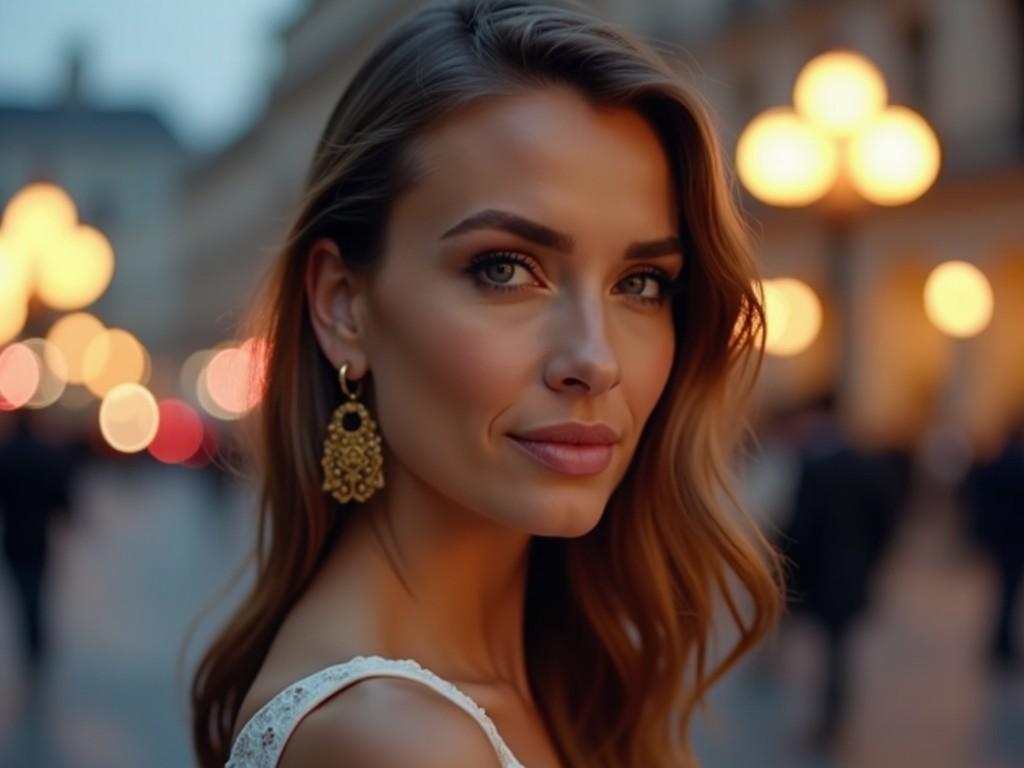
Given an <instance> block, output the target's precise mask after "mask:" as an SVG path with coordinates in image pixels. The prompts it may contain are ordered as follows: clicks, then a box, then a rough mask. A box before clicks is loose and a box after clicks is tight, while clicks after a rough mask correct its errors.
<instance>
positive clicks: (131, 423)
mask: <svg viewBox="0 0 1024 768" xmlns="http://www.w3.org/2000/svg"><path fill="white" fill-rule="evenodd" d="M99 426H100V433H101V434H102V435H103V439H104V440H105V441H106V442H107V444H108V445H109V446H110V447H111V448H113V449H114V450H116V451H120V452H121V453H137V452H138V451H141V450H144V449H145V448H147V447H148V446H149V444H150V443H151V442H153V438H154V437H156V433H157V430H158V428H159V426H160V409H159V408H158V407H157V403H156V398H155V397H153V394H152V393H151V392H150V391H149V390H148V389H146V388H145V387H143V386H142V385H141V384H118V385H117V386H116V387H114V388H113V389H111V390H110V391H109V392H107V394H106V395H105V396H104V398H103V402H101V403H100V412H99Z"/></svg>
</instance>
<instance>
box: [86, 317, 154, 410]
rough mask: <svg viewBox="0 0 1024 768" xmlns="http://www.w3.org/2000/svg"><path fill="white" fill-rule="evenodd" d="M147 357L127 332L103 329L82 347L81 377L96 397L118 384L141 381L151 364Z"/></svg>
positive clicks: (136, 341)
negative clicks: (83, 348)
mask: <svg viewBox="0 0 1024 768" xmlns="http://www.w3.org/2000/svg"><path fill="white" fill-rule="evenodd" d="M148 358H149V355H148V353H147V352H146V350H145V349H144V348H143V346H142V344H140V343H139V340H138V339H136V338H135V336H133V335H132V334H131V333H129V332H128V331H126V330H124V329H122V328H109V329H104V330H103V331H101V332H100V333H98V334H96V335H95V336H93V337H92V339H91V340H90V341H89V344H88V345H87V346H86V348H85V350H84V353H83V357H82V380H83V382H84V383H85V386H86V387H88V388H89V391H90V392H92V393H93V394H95V395H96V396H97V397H103V395H105V394H106V393H107V392H109V391H110V390H111V389H113V388H114V387H115V386H117V385H118V384H125V383H132V384H144V383H146V378H147V373H148V371H149V367H150V364H149V360H148Z"/></svg>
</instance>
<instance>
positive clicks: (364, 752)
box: [278, 677, 500, 768]
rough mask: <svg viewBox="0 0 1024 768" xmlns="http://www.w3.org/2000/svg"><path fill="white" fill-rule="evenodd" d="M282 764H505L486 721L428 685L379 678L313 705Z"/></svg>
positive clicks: (455, 767)
mask: <svg viewBox="0 0 1024 768" xmlns="http://www.w3.org/2000/svg"><path fill="white" fill-rule="evenodd" d="M278 765H279V768H300V767H308V766H313V767H314V768H316V767H320V766H322V767H323V768H332V767H333V766H346V767H348V768H442V767H443V768H499V766H500V762H499V760H498V756H497V754H496V753H495V751H494V747H492V746H491V742H490V740H489V739H488V738H487V734H486V733H484V730H483V729H482V728H481V727H480V725H479V723H477V721H476V720H474V719H473V718H472V717H471V716H470V715H469V714H467V713H466V712H465V711H463V710H462V709H461V708H459V707H458V706H457V705H456V704H454V703H453V702H451V701H449V700H448V699H446V698H444V697H443V696H441V695H440V694H438V693H437V692H435V691H434V690H432V689H430V688H428V687H427V686H425V685H423V684H422V683H417V682H415V681H412V680H404V679H402V678H394V677H372V678H367V679H366V680H361V681H359V682H357V683H354V684H352V685H351V686H349V687H347V688H345V689H344V690H342V691H341V692H340V693H338V694H337V695H336V696H334V697H333V698H331V699H329V700H328V701H327V702H325V703H324V704H322V705H321V706H319V707H318V708H317V709H315V710H313V711H312V712H311V713H310V714H309V715H308V716H307V717H305V718H304V719H303V720H302V721H301V722H300V723H299V725H298V727H297V728H296V729H295V731H294V733H292V736H291V738H290V739H289V740H288V743H287V744H286V745H285V749H284V752H283V753H282V755H281V760H280V762H279V764H278Z"/></svg>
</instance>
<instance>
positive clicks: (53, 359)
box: [22, 338, 68, 408]
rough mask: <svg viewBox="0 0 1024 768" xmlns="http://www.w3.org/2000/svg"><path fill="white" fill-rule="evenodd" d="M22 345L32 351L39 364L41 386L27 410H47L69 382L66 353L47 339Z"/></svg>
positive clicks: (36, 339)
mask: <svg viewBox="0 0 1024 768" xmlns="http://www.w3.org/2000/svg"><path fill="white" fill-rule="evenodd" d="M22 344H24V345H25V346H26V347H28V348H29V349H31V350H32V352H33V353H34V354H35V356H36V359H37V361H38V362H39V372H40V376H39V386H38V387H36V391H35V394H34V395H32V397H31V398H30V399H29V401H28V402H27V403H25V407H27V408H46V407H47V406H49V405H52V404H53V403H55V402H57V400H58V399H59V398H60V396H61V395H62V394H64V389H65V388H66V387H67V382H68V364H67V361H66V360H65V359H64V353H62V352H61V351H60V349H58V348H57V347H56V346H54V345H53V344H51V343H50V342H48V341H47V340H46V339H40V338H31V339H25V340H24V341H23V342H22Z"/></svg>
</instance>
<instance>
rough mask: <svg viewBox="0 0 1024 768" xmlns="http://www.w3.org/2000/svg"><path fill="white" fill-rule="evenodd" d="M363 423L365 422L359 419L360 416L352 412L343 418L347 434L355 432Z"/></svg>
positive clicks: (342, 422) (342, 421)
mask: <svg viewBox="0 0 1024 768" xmlns="http://www.w3.org/2000/svg"><path fill="white" fill-rule="evenodd" d="M362 423H363V420H362V419H360V418H359V414H358V413H353V412H352V411H349V412H348V413H346V414H345V415H344V416H342V417H341V425H342V426H343V427H344V428H345V431H346V432H355V431H356V430H357V429H359V427H360V426H361V425H362Z"/></svg>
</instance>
